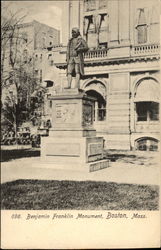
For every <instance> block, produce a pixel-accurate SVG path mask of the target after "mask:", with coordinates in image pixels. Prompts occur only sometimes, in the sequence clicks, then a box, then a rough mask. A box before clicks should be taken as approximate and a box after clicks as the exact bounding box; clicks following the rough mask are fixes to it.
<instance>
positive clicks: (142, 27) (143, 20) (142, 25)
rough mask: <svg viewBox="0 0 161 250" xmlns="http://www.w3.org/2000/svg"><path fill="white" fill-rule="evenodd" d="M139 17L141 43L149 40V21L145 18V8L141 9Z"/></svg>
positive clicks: (139, 39)
mask: <svg viewBox="0 0 161 250" xmlns="http://www.w3.org/2000/svg"><path fill="white" fill-rule="evenodd" d="M138 11H139V17H138V24H137V27H136V29H137V42H138V43H139V44H142V43H146V42H147V22H146V18H145V12H144V9H139V10H138Z"/></svg>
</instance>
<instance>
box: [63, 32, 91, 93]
mask: <svg viewBox="0 0 161 250" xmlns="http://www.w3.org/2000/svg"><path fill="white" fill-rule="evenodd" d="M87 50H88V46H87V43H86V42H85V40H84V39H83V38H82V37H81V35H80V32H79V29H78V28H73V29H72V38H71V39H69V42H68V45H67V58H66V61H67V78H68V87H67V88H66V89H69V88H71V83H72V77H74V76H75V77H76V83H75V88H78V89H79V88H80V77H81V76H82V75H84V60H83V53H84V52H86V51H87Z"/></svg>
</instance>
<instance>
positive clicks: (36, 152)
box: [1, 146, 40, 162]
mask: <svg viewBox="0 0 161 250" xmlns="http://www.w3.org/2000/svg"><path fill="white" fill-rule="evenodd" d="M6 148H7V147H6ZM39 156H40V149H35V148H18V149H17V148H14V149H13V148H11V149H10V146H8V148H7V149H4V148H2V149H1V162H5V161H11V160H14V159H20V158H27V157H39Z"/></svg>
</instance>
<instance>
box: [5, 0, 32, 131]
mask: <svg viewBox="0 0 161 250" xmlns="http://www.w3.org/2000/svg"><path fill="white" fill-rule="evenodd" d="M25 17H26V15H24V14H23V13H22V11H21V10H19V11H17V12H12V11H11V10H10V8H9V5H6V4H4V5H2V17H1V20H2V22H1V90H2V113H3V118H4V119H3V121H5V123H6V122H8V124H10V126H12V127H13V128H14V130H15V133H16V132H17V127H18V126H19V125H20V124H21V123H22V122H23V121H24V120H26V119H29V113H30V108H31V107H30V96H31V93H32V92H33V91H34V86H35V85H36V78H35V76H34V60H33V53H32V52H31V53H29V51H28V49H27V48H28V45H29V43H30V42H32V41H27V39H26V37H24V36H23V34H22V32H21V27H22V23H23V22H24V19H25Z"/></svg>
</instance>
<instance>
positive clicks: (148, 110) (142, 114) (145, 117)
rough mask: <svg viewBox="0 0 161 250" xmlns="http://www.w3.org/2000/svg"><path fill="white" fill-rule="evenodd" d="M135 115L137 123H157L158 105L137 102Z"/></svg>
mask: <svg viewBox="0 0 161 250" xmlns="http://www.w3.org/2000/svg"><path fill="white" fill-rule="evenodd" d="M136 113H137V121H158V120H159V103H155V102H137V103H136Z"/></svg>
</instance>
